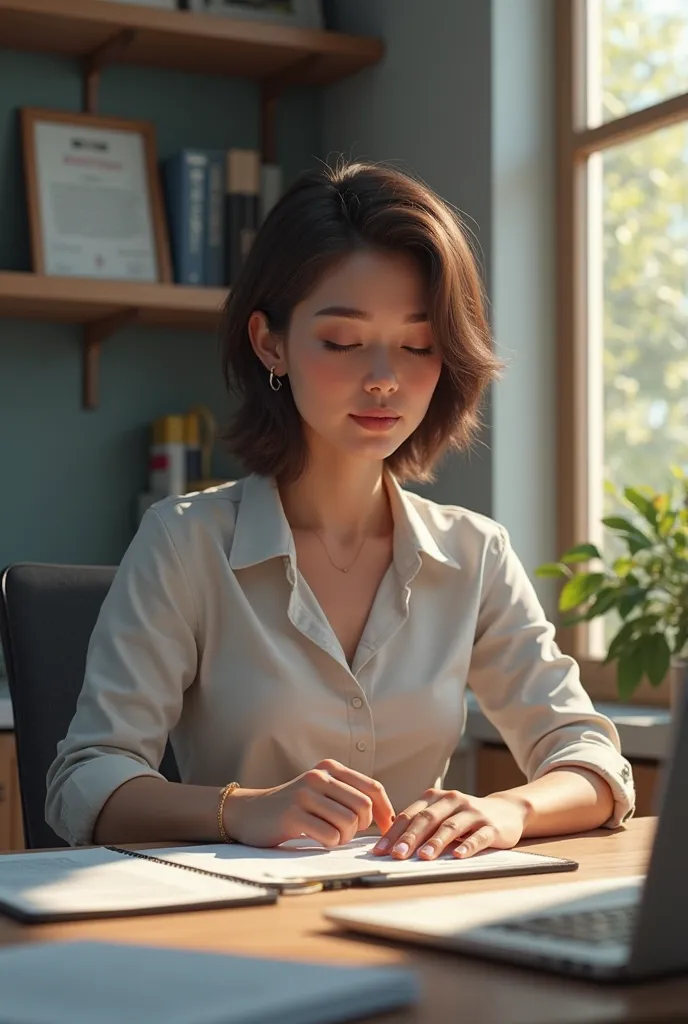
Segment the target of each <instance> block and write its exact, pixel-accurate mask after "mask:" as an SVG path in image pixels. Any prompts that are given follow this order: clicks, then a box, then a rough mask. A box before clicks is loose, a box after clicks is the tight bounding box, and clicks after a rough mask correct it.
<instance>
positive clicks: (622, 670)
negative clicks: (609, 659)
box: [616, 648, 643, 700]
mask: <svg viewBox="0 0 688 1024" xmlns="http://www.w3.org/2000/svg"><path fill="white" fill-rule="evenodd" d="M642 678H643V659H642V656H641V655H639V654H638V652H637V651H636V650H635V649H634V648H630V649H629V650H627V651H624V653H623V654H622V655H621V656H620V658H619V661H618V664H617V668H616V682H617V688H618V691H619V697H621V699H622V700H630V699H631V697H632V696H633V694H634V693H635V691H636V690H637V689H638V686H639V685H640V680H641V679H642Z"/></svg>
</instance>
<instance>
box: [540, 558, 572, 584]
mask: <svg viewBox="0 0 688 1024" xmlns="http://www.w3.org/2000/svg"><path fill="white" fill-rule="evenodd" d="M535 575H536V576H539V577H540V578H541V579H543V580H546V579H562V578H563V579H565V580H566V579H569V578H570V576H571V573H570V572H569V571H568V569H567V568H566V566H564V565H561V564H560V563H559V562H545V563H544V564H543V565H539V566H538V567H537V569H536V570H535Z"/></svg>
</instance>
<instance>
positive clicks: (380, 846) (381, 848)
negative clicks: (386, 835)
mask: <svg viewBox="0 0 688 1024" xmlns="http://www.w3.org/2000/svg"><path fill="white" fill-rule="evenodd" d="M388 849H389V839H381V840H380V841H379V843H377V845H376V846H375V852H376V853H384V852H385V850H388Z"/></svg>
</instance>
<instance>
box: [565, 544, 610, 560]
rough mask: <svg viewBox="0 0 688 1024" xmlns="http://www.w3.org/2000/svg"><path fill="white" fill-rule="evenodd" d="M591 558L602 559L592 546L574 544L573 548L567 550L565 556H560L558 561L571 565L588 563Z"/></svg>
mask: <svg viewBox="0 0 688 1024" xmlns="http://www.w3.org/2000/svg"><path fill="white" fill-rule="evenodd" d="M591 558H602V555H601V554H600V552H599V549H598V548H597V547H595V545H594V544H576V546H575V548H569V550H568V551H567V552H566V554H564V555H562V556H561V559H560V561H562V562H565V563H566V564H567V565H571V564H573V563H574V562H589V561H590V559H591Z"/></svg>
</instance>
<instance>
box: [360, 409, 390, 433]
mask: <svg viewBox="0 0 688 1024" xmlns="http://www.w3.org/2000/svg"><path fill="white" fill-rule="evenodd" d="M351 419H352V420H353V421H354V423H357V424H358V425H359V427H363V429H364V430H375V431H378V432H382V431H385V430H392V429H393V428H394V427H395V426H396V424H397V423H398V422H399V419H400V417H399V416H397V414H396V413H393V414H389V413H387V412H385V415H382V416H381V415H380V413H379V412H378V413H375V414H373V413H370V414H361V415H356V414H354V413H351Z"/></svg>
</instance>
